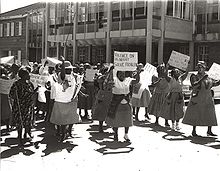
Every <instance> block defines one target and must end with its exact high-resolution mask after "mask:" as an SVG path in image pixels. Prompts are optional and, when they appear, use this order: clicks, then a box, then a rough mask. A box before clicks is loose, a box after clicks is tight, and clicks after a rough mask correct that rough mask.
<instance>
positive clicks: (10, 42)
mask: <svg viewBox="0 0 220 171" xmlns="http://www.w3.org/2000/svg"><path fill="white" fill-rule="evenodd" d="M44 18H45V3H36V4H33V5H29V6H26V7H22V8H19V9H16V10H13V11H9V12H6V13H3V14H0V57H5V56H16V58H15V59H16V60H17V62H18V63H26V62H27V61H38V62H40V61H41V58H42V57H43V56H44V50H43V49H44V44H45V35H44V32H45V20H44Z"/></svg>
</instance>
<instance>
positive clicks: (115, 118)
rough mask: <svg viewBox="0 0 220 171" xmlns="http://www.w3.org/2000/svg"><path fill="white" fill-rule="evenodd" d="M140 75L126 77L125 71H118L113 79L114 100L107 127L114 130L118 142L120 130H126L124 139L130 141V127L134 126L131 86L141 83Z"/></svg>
mask: <svg viewBox="0 0 220 171" xmlns="http://www.w3.org/2000/svg"><path fill="white" fill-rule="evenodd" d="M139 74H140V73H137V74H136V75H135V76H134V78H131V77H127V78H126V77H125V72H124V71H117V73H116V77H113V71H111V77H110V78H109V79H110V80H111V79H112V81H113V83H114V86H113V88H112V93H113V96H112V100H111V103H110V106H109V110H108V114H107V117H106V123H107V125H109V126H111V127H112V128H113V130H114V140H115V141H118V128H119V127H124V128H125V135H124V139H125V140H126V141H130V139H129V137H128V131H129V127H131V126H132V125H133V117H132V108H131V105H130V86H131V85H132V84H135V83H137V82H139V79H140V76H139Z"/></svg>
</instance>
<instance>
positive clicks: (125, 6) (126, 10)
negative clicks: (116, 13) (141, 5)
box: [121, 1, 133, 18]
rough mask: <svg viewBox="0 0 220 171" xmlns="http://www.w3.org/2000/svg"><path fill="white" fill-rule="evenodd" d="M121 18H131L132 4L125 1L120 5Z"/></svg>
mask: <svg viewBox="0 0 220 171" xmlns="http://www.w3.org/2000/svg"><path fill="white" fill-rule="evenodd" d="M121 8H122V18H132V8H133V2H131V1H125V2H122V3H121Z"/></svg>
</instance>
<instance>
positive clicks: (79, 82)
mask: <svg viewBox="0 0 220 171" xmlns="http://www.w3.org/2000/svg"><path fill="white" fill-rule="evenodd" d="M82 83H83V75H77V76H76V89H75V94H74V96H73V99H75V98H76V96H77V95H78V93H79V91H80V89H81V87H82Z"/></svg>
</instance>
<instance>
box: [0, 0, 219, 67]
mask: <svg viewBox="0 0 220 171" xmlns="http://www.w3.org/2000/svg"><path fill="white" fill-rule="evenodd" d="M22 10H23V11H22ZM22 10H21V9H17V10H14V11H11V12H7V13H4V14H1V15H0V56H6V55H14V54H17V56H21V57H18V58H21V59H23V60H28V61H38V62H40V60H41V58H44V57H45V56H49V57H59V56H61V55H63V56H65V58H66V59H68V60H70V61H71V62H73V63H76V62H77V63H81V62H89V63H91V64H96V63H97V62H113V56H114V51H131V52H138V60H139V62H142V63H146V62H150V63H152V64H160V63H162V62H165V63H166V62H167V61H168V59H169V57H170V54H171V52H172V50H175V51H178V52H180V53H184V54H187V55H189V56H190V57H191V69H194V67H195V64H196V62H197V61H198V60H205V61H206V62H207V63H208V65H209V66H210V65H211V64H212V63H213V62H217V63H220V59H219V57H218V54H220V49H219V48H218V46H219V44H220V36H219V33H220V29H219V27H220V2H219V0H201V1H197V0H165V1H164V0H162V1H156V0H155V1H121V2H120V1H111V2H108V1H97V2H79V1H78V2H73V1H70V2H65V3H64V2H59V3H38V4H33V5H32V6H27V7H24V8H22ZM13 13H16V15H13ZM19 15H20V18H19ZM9 16H10V17H9ZM12 16H13V17H14V19H13V17H12ZM13 22H14V24H13ZM19 22H22V26H21V24H20V25H19ZM21 27H22V35H19V28H21ZM14 29H15V30H17V31H15V32H14V34H13V30H14ZM26 30H28V31H27V32H26ZM19 36H20V37H19ZM18 42H19V43H18ZM20 51H21V52H20Z"/></svg>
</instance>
